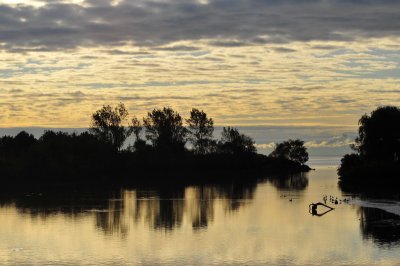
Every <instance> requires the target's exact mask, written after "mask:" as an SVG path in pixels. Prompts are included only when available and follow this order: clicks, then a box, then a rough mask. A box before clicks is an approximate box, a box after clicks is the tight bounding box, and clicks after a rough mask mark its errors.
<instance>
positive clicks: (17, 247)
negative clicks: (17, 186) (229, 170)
mask: <svg viewBox="0 0 400 266" xmlns="http://www.w3.org/2000/svg"><path fill="white" fill-rule="evenodd" d="M316 168H317V169H316V171H311V172H310V173H308V174H304V175H296V176H286V177H279V178H272V177H271V178H265V179H260V180H258V181H249V182H246V183H240V184H238V183H232V184H225V185H202V186H181V187H174V188H168V187H162V188H151V187H147V188H131V189H119V190H114V191H101V192H100V191H85V192H77V191H74V192H48V191H47V192H34V193H29V192H25V193H23V194H18V195H11V196H2V197H1V199H0V265H224V264H226V265H265V264H268V265H399V263H400V231H399V230H400V229H399V228H400V227H399V225H400V223H399V221H400V217H399V216H398V215H399V213H398V208H399V202H398V201H396V200H393V199H380V200H372V199H368V198H361V197H359V195H350V194H344V193H343V192H341V190H340V189H339V188H338V185H337V175H336V167H334V166H319V165H317V166H316ZM324 195H327V196H328V201H327V205H330V206H332V207H334V208H335V209H334V210H333V211H330V212H326V213H325V214H324V212H325V211H327V210H328V209H327V208H324V207H321V206H319V207H318V215H312V214H310V213H309V204H310V203H313V202H314V203H315V202H323V196H324ZM330 196H333V197H335V198H336V197H337V198H338V200H340V199H343V198H347V199H349V203H344V202H342V203H341V204H337V205H335V204H334V203H331V202H330V201H329V197H330ZM339 203H340V201H339Z"/></svg>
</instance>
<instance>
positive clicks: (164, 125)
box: [143, 107, 187, 152]
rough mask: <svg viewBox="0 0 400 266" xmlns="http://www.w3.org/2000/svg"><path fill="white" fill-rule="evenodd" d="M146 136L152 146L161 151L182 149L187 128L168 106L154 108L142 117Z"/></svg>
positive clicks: (177, 114)
mask: <svg viewBox="0 0 400 266" xmlns="http://www.w3.org/2000/svg"><path fill="white" fill-rule="evenodd" d="M143 124H144V127H145V128H146V138H147V140H150V141H151V143H152V145H153V147H154V148H156V149H157V150H162V151H173V152H177V151H183V150H184V147H185V143H186V134H187V130H186V128H185V127H184V126H183V123H182V117H181V116H180V115H179V113H177V112H175V111H174V110H173V109H172V108H170V107H164V108H163V109H154V110H153V111H152V112H149V113H148V114H147V117H146V118H144V119H143Z"/></svg>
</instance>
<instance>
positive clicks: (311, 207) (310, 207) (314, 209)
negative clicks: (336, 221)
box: [308, 202, 335, 216]
mask: <svg viewBox="0 0 400 266" xmlns="http://www.w3.org/2000/svg"><path fill="white" fill-rule="evenodd" d="M318 206H324V207H326V208H328V210H327V211H324V212H322V213H318V211H317V208H318ZM334 209H335V208H332V207H330V206H328V205H326V204H324V203H322V202H318V203H311V204H310V205H308V212H309V213H310V214H312V216H323V215H325V214H327V213H328V212H330V211H333V210H334Z"/></svg>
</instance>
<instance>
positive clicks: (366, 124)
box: [338, 106, 400, 185]
mask: <svg viewBox="0 0 400 266" xmlns="http://www.w3.org/2000/svg"><path fill="white" fill-rule="evenodd" d="M351 147H352V149H353V150H354V151H355V152H356V153H354V154H346V155H345V156H344V157H343V158H342V160H341V165H340V167H339V169H338V174H339V176H340V179H341V181H342V183H344V184H346V183H347V184H348V183H357V184H367V185H373V184H390V185H391V184H394V183H400V180H399V179H400V109H399V108H397V107H394V106H384V107H378V108H377V109H376V110H374V111H372V112H371V114H370V115H368V114H365V115H363V116H362V117H361V119H360V120H359V130H358V137H357V138H356V140H355V144H354V145H352V146H351Z"/></svg>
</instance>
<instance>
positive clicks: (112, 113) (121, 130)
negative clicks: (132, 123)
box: [89, 103, 132, 150]
mask: <svg viewBox="0 0 400 266" xmlns="http://www.w3.org/2000/svg"><path fill="white" fill-rule="evenodd" d="M127 117H128V111H127V110H126V108H125V105H124V104H122V103H120V104H118V105H117V106H116V107H115V108H112V107H111V106H110V105H105V106H103V107H102V108H101V109H100V110H97V111H96V112H95V113H94V114H93V115H92V124H91V127H90V129H89V130H90V132H91V133H93V134H94V135H96V136H97V137H98V138H99V139H100V140H102V141H106V142H109V143H111V144H112V146H114V147H115V149H117V150H119V149H121V147H122V145H123V144H124V142H125V140H126V138H127V137H128V136H129V135H130V134H131V133H132V132H131V129H130V128H126V127H125V126H124V125H123V123H124V122H125V121H126V119H127Z"/></svg>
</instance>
